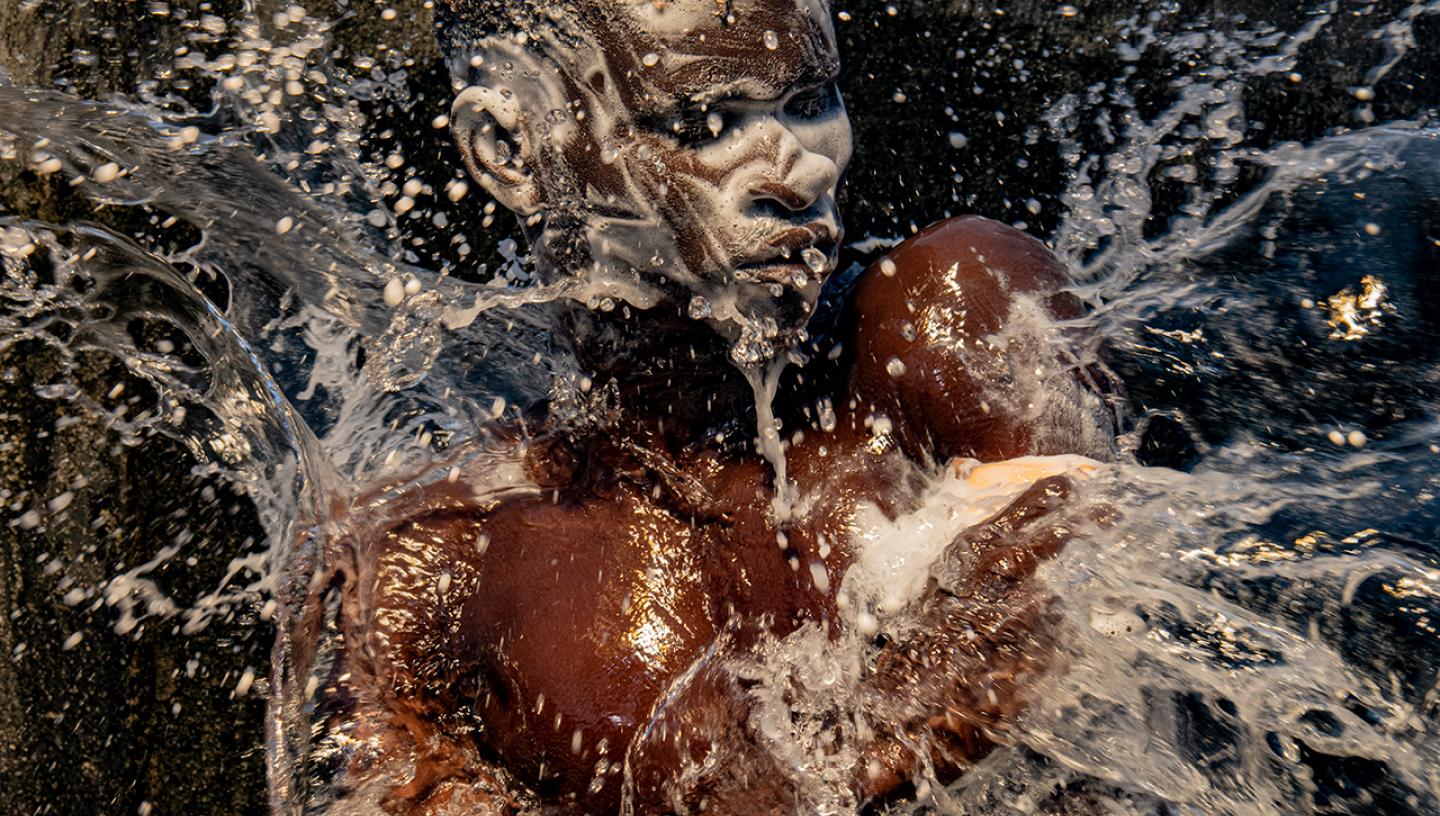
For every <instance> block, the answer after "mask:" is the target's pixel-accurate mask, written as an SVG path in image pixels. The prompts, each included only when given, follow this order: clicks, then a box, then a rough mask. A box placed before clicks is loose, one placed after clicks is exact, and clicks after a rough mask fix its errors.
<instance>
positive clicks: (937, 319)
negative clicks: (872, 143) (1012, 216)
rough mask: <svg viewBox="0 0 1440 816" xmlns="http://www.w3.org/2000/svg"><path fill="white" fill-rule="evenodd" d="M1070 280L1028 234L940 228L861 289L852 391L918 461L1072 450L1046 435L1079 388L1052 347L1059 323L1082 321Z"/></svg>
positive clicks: (915, 241) (966, 224)
mask: <svg viewBox="0 0 1440 816" xmlns="http://www.w3.org/2000/svg"><path fill="white" fill-rule="evenodd" d="M1067 283H1068V274H1067V273H1066V271H1065V268H1064V267H1063V265H1061V264H1060V262H1059V261H1058V260H1057V259H1056V258H1055V257H1054V256H1053V255H1052V254H1051V253H1050V252H1049V250H1047V249H1046V248H1045V246H1044V245H1043V244H1041V243H1040V242H1038V241H1036V240H1035V239H1033V238H1031V237H1030V236H1028V235H1025V234H1024V233H1021V232H1019V231H1018V230H1014V229H1012V228H1010V227H1007V226H1004V225H1003V224H998V223H996V222H993V221H988V220H985V219H980V218H960V219H951V220H949V221H944V222H941V223H939V224H936V225H935V226H932V227H930V228H929V229H927V230H925V231H924V232H922V233H920V234H919V235H917V236H915V237H914V238H912V239H910V240H909V241H906V242H905V243H904V244H902V245H901V246H899V247H897V248H896V249H895V250H894V251H893V252H891V253H890V254H889V255H887V256H886V257H885V258H883V259H881V260H880V261H879V262H877V263H876V264H875V265H874V266H872V267H871V269H870V270H869V271H867V273H866V275H865V278H864V279H863V280H862V282H861V284H860V286H859V287H858V288H857V290H856V295H855V309H856V316H857V328H856V339H855V342H856V357H855V369H854V374H853V377H852V395H853V396H854V397H856V399H857V402H859V403H860V409H861V410H862V411H875V412H877V413H882V414H884V415H885V416H886V418H887V419H888V420H889V421H890V424H891V427H892V428H893V429H894V433H895V434H896V436H897V437H898V442H899V443H900V445H901V446H902V447H903V448H904V449H905V450H906V452H907V453H909V454H910V455H911V456H912V457H914V458H917V459H930V460H936V461H941V462H943V461H946V460H948V459H951V458H953V457H957V456H963V457H973V458H977V459H981V460H986V461H990V460H996V459H1006V458H1010V457H1013V456H1017V455H1021V454H1025V453H1042V452H1046V453H1048V452H1061V451H1060V450H1059V449H1058V448H1063V447H1064V446H1063V445H1060V446H1057V445H1054V444H1051V443H1049V442H1048V440H1047V438H1046V437H1047V436H1048V435H1049V434H1050V432H1051V430H1052V428H1051V426H1053V425H1054V423H1055V422H1056V417H1055V415H1054V414H1055V411H1054V410H1052V409H1053V408H1054V406H1053V405H1051V403H1052V402H1053V400H1054V398H1055V397H1056V396H1057V395H1058V394H1057V393H1056V392H1057V391H1058V390H1068V389H1071V388H1073V386H1074V383H1073V378H1072V377H1070V375H1069V374H1068V373H1067V372H1064V371H1062V370H1061V366H1060V363H1059V354H1058V349H1056V348H1054V346H1053V340H1054V338H1055V336H1056V332H1054V330H1053V320H1054V318H1057V317H1059V318H1069V317H1074V316H1076V315H1077V314H1078V304H1077V302H1076V301H1075V300H1074V299H1073V298H1072V297H1070V296H1069V295H1067V294H1065V293H1064V292H1063V287H1064V286H1065V285H1066V284H1067ZM1052 448H1057V449H1055V450H1052Z"/></svg>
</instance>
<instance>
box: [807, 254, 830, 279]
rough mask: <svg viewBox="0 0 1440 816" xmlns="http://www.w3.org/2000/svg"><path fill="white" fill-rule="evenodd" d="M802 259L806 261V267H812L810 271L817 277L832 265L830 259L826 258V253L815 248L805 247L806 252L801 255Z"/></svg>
mask: <svg viewBox="0 0 1440 816" xmlns="http://www.w3.org/2000/svg"><path fill="white" fill-rule="evenodd" d="M800 259H801V260H803V261H805V265H806V266H808V267H810V271H811V272H814V273H815V274H817V275H818V274H820V273H821V272H824V271H825V268H826V267H827V266H829V265H830V259H829V258H827V257H826V256H825V253H823V252H821V251H820V250H818V249H816V248H815V247H805V251H804V252H801V253H800Z"/></svg>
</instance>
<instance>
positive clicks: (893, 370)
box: [885, 357, 905, 380]
mask: <svg viewBox="0 0 1440 816" xmlns="http://www.w3.org/2000/svg"><path fill="white" fill-rule="evenodd" d="M885 373H886V374H889V375H890V376H891V377H892V378H893V379H897V380H898V379H900V378H901V377H903V376H905V362H904V361H903V360H901V359H900V358H899V357H891V358H890V359H889V360H886V361H885Z"/></svg>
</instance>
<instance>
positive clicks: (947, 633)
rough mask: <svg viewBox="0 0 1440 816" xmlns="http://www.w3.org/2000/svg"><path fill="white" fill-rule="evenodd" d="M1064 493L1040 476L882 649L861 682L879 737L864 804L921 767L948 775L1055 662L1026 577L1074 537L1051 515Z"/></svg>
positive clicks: (942, 574) (1000, 726)
mask: <svg viewBox="0 0 1440 816" xmlns="http://www.w3.org/2000/svg"><path fill="white" fill-rule="evenodd" d="M1071 490H1072V483H1071V480H1070V479H1069V478H1068V477H1066V476H1050V477H1047V478H1045V479H1042V480H1040V481H1038V482H1036V483H1035V484H1034V485H1033V486H1031V487H1030V488H1029V489H1028V490H1026V491H1025V492H1024V493H1023V494H1021V496H1020V497H1019V498H1017V499H1016V500H1015V501H1014V502H1012V503H1011V504H1010V505H1009V506H1008V507H1007V508H1005V509H1004V510H1003V511H1001V512H1000V513H998V514H997V515H995V516H994V517H992V518H991V519H990V520H989V521H986V522H985V523H983V524H980V525H978V526H976V527H974V528H971V529H969V530H967V531H965V532H964V533H962V534H961V535H960V536H959V537H958V538H956V539H955V541H954V542H952V543H951V544H950V546H949V547H947V548H946V550H945V552H944V554H943V555H942V556H941V558H940V560H939V561H938V562H937V563H936V565H935V567H934V568H933V569H932V578H931V580H930V582H929V584H928V586H927V587H926V591H925V595H924V596H923V598H922V599H921V600H920V601H919V602H918V604H917V605H916V608H915V614H914V619H913V621H912V622H911V625H909V626H907V627H906V632H907V633H906V634H904V635H902V636H901V637H899V638H897V639H896V640H892V641H890V642H888V643H886V644H885V645H884V647H883V648H882V649H881V652H880V655H879V657H878V658H877V660H876V663H875V668H874V671H873V673H872V674H871V675H870V677H868V678H867V680H866V684H867V688H866V690H865V692H864V693H865V694H866V695H867V696H868V697H869V698H870V699H869V700H868V701H867V704H866V709H867V710H868V711H869V712H871V723H872V725H874V726H875V727H877V728H881V727H883V728H884V729H885V730H884V731H881V732H879V733H877V734H876V737H875V740H874V741H873V742H872V743H871V744H870V745H868V746H867V747H866V748H865V750H864V751H863V753H862V756H861V761H860V766H859V767H858V768H857V769H856V770H857V785H856V788H857V791H858V793H859V796H860V798H861V800H862V801H863V800H869V799H874V798H876V797H881V796H884V795H886V794H888V793H890V792H892V791H893V790H895V789H896V788H897V787H899V786H900V785H901V784H903V783H905V782H907V781H914V780H916V778H917V777H919V776H921V774H922V772H923V771H924V770H925V769H926V768H927V767H928V769H929V770H930V771H931V772H932V773H933V774H934V775H935V776H936V777H937V778H938V779H939V780H940V781H942V782H944V781H948V780H950V779H953V778H955V777H956V776H958V775H959V774H960V772H961V771H962V770H963V769H964V768H965V767H967V766H969V765H971V764H973V763H974V762H976V761H978V760H980V759H981V758H983V757H984V756H985V755H986V754H988V753H989V752H990V751H991V750H993V749H994V748H995V746H996V745H997V744H998V743H999V742H1000V741H1001V740H1002V739H1003V736H1004V733H1005V732H1006V731H1007V730H1009V729H1010V728H1012V727H1013V725H1014V724H1015V722H1016V721H1017V720H1018V718H1019V717H1020V715H1021V714H1022V713H1023V712H1024V710H1025V707H1026V705H1027V700H1026V698H1025V690H1026V687H1027V684H1028V681H1029V680H1030V679H1032V678H1034V677H1035V676H1037V675H1039V674H1040V673H1042V672H1044V671H1045V670H1047V669H1048V668H1051V667H1052V664H1053V663H1054V662H1055V661H1056V660H1057V658H1058V655H1059V650H1058V648H1057V634H1058V633H1057V631H1056V630H1057V621H1056V620H1055V617H1054V615H1053V614H1052V612H1051V609H1050V607H1051V602H1052V598H1050V597H1049V596H1047V595H1044V594H1042V593H1041V592H1040V591H1039V590H1038V588H1037V587H1036V586H1035V585H1034V582H1033V581H1032V578H1033V577H1034V574H1035V570H1036V569H1037V568H1038V567H1039V565H1040V564H1041V563H1042V562H1043V561H1044V560H1046V559H1048V558H1050V557H1052V556H1053V555H1055V553H1057V552H1059V550H1060V549H1061V548H1062V547H1063V546H1064V545H1065V543H1066V541H1068V540H1069V539H1070V538H1071V536H1072V531H1071V528H1070V527H1069V526H1067V525H1066V524H1065V523H1064V522H1063V521H1062V520H1060V519H1058V518H1057V517H1056V516H1057V514H1056V512H1055V511H1056V509H1057V508H1058V507H1059V506H1060V505H1061V504H1063V503H1064V502H1065V500H1066V499H1067V498H1068V497H1069V495H1070V493H1071Z"/></svg>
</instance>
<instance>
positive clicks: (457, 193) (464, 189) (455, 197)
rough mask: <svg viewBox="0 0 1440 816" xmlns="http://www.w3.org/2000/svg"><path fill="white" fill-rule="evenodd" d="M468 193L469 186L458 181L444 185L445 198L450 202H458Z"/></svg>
mask: <svg viewBox="0 0 1440 816" xmlns="http://www.w3.org/2000/svg"><path fill="white" fill-rule="evenodd" d="M468 192H470V185H469V184H467V183H465V182H464V181H461V180H459V179H457V180H455V181H452V182H449V183H447V184H446V185H445V197H446V198H448V199H450V200H451V201H459V200H460V199H462V198H464V197H465V194H466V193H468Z"/></svg>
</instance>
